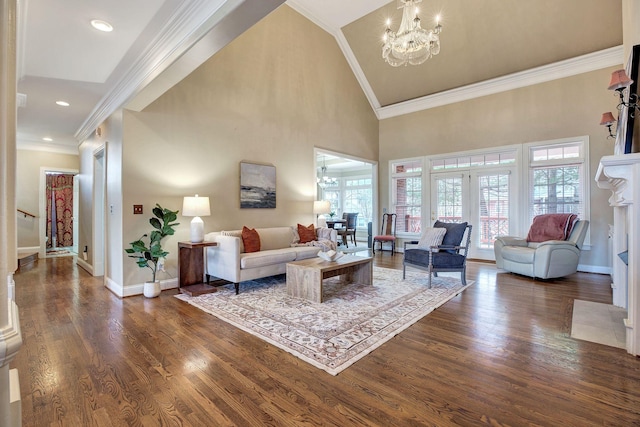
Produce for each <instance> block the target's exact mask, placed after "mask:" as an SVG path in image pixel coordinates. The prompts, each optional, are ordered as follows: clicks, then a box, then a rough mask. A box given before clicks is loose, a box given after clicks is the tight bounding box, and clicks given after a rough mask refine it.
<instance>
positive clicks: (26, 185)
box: [16, 150, 80, 248]
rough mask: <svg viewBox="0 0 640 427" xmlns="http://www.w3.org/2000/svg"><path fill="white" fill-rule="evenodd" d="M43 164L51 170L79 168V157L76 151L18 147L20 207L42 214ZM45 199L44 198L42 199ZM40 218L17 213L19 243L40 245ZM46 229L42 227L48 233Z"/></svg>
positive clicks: (18, 194) (24, 245) (18, 195)
mask: <svg viewBox="0 0 640 427" xmlns="http://www.w3.org/2000/svg"><path fill="white" fill-rule="evenodd" d="M42 168H45V169H46V170H49V171H56V170H69V169H73V170H78V169H79V168H80V160H79V157H78V156H77V155H74V154H60V153H49V152H43V151H32V150H18V152H17V161H16V174H17V179H16V190H17V191H16V199H17V207H18V209H22V210H24V211H27V212H29V213H32V214H34V215H36V216H39V215H40V211H39V210H40V202H41V200H40V197H43V198H44V194H42V195H40V190H41V189H40V178H41V177H40V174H41V170H42ZM43 200H44V199H43ZM39 223H40V221H39V218H31V217H26V218H25V216H24V215H18V218H17V225H18V247H19V248H27V247H37V246H40V226H39ZM45 232H46V231H44V230H43V231H42V233H45Z"/></svg>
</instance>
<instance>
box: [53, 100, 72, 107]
mask: <svg viewBox="0 0 640 427" xmlns="http://www.w3.org/2000/svg"><path fill="white" fill-rule="evenodd" d="M56 104H58V105H59V106H61V107H68V106H69V103H68V102H67V101H56Z"/></svg>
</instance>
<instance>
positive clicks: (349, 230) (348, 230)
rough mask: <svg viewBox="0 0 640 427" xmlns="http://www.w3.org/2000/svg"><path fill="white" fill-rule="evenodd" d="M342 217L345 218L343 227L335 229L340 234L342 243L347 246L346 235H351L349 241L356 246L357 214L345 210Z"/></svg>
mask: <svg viewBox="0 0 640 427" xmlns="http://www.w3.org/2000/svg"><path fill="white" fill-rule="evenodd" d="M342 219H346V220H347V223H346V224H345V226H344V227H342V228H339V229H337V230H338V236H342V244H343V245H345V246H346V247H347V248H348V247H349V243H348V237H349V236H351V243H353V244H354V245H355V246H358V244H357V243H356V226H357V223H358V214H357V213H349V212H345V213H343V214H342Z"/></svg>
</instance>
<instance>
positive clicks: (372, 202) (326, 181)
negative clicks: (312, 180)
mask: <svg viewBox="0 0 640 427" xmlns="http://www.w3.org/2000/svg"><path fill="white" fill-rule="evenodd" d="M315 163H316V168H315V170H316V183H317V185H316V200H328V201H329V202H330V203H331V212H332V213H334V214H335V215H336V217H337V218H342V216H343V214H344V213H347V212H351V213H356V212H357V213H358V217H357V224H356V240H357V241H358V242H365V243H366V242H367V240H368V239H367V237H368V227H369V223H371V227H372V229H373V230H376V229H377V227H378V225H377V224H378V222H377V218H376V216H377V215H376V212H377V206H378V185H377V183H378V178H377V176H378V164H377V163H376V162H373V161H370V160H365V159H360V158H357V157H351V156H346V155H344V154H340V153H336V152H332V151H326V150H321V149H317V148H316V149H315Z"/></svg>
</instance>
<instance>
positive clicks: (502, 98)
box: [380, 67, 619, 266]
mask: <svg viewBox="0 0 640 427" xmlns="http://www.w3.org/2000/svg"><path fill="white" fill-rule="evenodd" d="M616 68H619V67H613V68H610V69H604V70H599V71H594V72H590V73H585V74H581V75H578V76H574V77H569V78H564V79H560V80H555V81H552V82H548V83H543V84H538V85H534V86H529V87H525V88H521V89H517V90H512V91H508V92H504V93H499V94H496V95H491V96H485V97H482V98H478V99H474V100H470V101H466V102H460V103H456V104H452V105H447V106H443V107H439V108H433V109H430V110H426V111H422V112H418V113H414V114H408V115H404V116H401V117H395V118H390V119H386V120H382V121H381V122H380V177H381V179H380V208H381V209H382V208H389V183H388V179H387V177H388V174H389V160H393V159H401V158H407V157H414V156H425V155H433V154H441V153H448V152H456V151H465V150H472V149H478V148H488V147H496V146H501V145H509V144H521V143H527V142H535V141H546V140H554V139H560V138H567V137H576V136H583V135H588V136H589V141H590V153H589V154H590V164H589V167H590V172H589V176H590V177H591V178H593V177H594V175H595V172H596V170H597V168H598V162H599V160H600V158H601V157H602V156H604V155H609V154H613V140H611V139H608V140H607V139H606V132H605V128H604V127H603V126H600V125H599V121H600V117H601V115H602V113H603V112H605V111H615V105H616V99H615V97H614V96H613V95H612V93H611V92H610V91H608V90H607V84H608V82H609V78H610V75H611V72H612V71H613V70H614V69H616ZM590 184H591V185H590V190H591V244H592V246H593V248H592V250H591V251H589V252H588V253H585V255H584V256H583V257H582V258H581V264H586V265H596V266H606V265H608V259H607V231H608V224H609V223H611V222H612V210H611V208H610V207H609V203H608V202H607V200H608V198H609V196H610V194H607V192H606V191H603V190H601V189H599V188H598V187H597V186H596V185H595V181H594V180H593V179H591V183H590Z"/></svg>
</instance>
